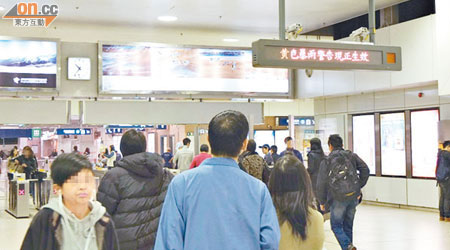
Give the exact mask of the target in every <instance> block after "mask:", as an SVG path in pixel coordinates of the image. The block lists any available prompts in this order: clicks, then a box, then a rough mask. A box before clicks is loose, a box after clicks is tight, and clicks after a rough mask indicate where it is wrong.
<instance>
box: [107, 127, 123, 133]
mask: <svg viewBox="0 0 450 250" xmlns="http://www.w3.org/2000/svg"><path fill="white" fill-rule="evenodd" d="M122 133H123V129H121V128H107V129H106V134H122Z"/></svg>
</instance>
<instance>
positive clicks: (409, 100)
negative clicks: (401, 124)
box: [314, 83, 450, 208]
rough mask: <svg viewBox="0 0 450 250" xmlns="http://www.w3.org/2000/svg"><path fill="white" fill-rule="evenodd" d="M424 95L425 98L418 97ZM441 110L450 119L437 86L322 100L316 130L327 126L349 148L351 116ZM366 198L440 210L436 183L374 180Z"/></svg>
mask: <svg viewBox="0 0 450 250" xmlns="http://www.w3.org/2000/svg"><path fill="white" fill-rule="evenodd" d="M419 93H423V97H422V98H420V97H419ZM436 107H438V108H440V119H441V120H450V98H449V97H447V96H439V91H438V86H437V83H434V84H429V85H427V86H423V87H415V88H407V89H397V90H391V91H382V92H372V93H366V94H359V95H348V96H341V97H323V98H317V99H315V101H314V110H315V117H316V129H323V128H324V127H325V128H326V129H327V130H328V131H329V133H330V134H331V133H339V134H341V135H343V137H344V141H345V145H348V115H349V114H364V113H373V112H385V111H395V110H408V109H423V108H436ZM363 193H364V199H365V200H369V201H376V202H385V203H393V204H400V205H411V206H419V207H429V208H437V207H438V188H437V187H436V181H435V180H430V179H406V178H395V177H375V176H372V177H371V178H370V179H369V182H368V184H367V186H366V187H365V188H364V190H363Z"/></svg>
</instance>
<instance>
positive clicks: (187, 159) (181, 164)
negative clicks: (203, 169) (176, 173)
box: [173, 138, 194, 171]
mask: <svg viewBox="0 0 450 250" xmlns="http://www.w3.org/2000/svg"><path fill="white" fill-rule="evenodd" d="M183 145H184V146H183V148H181V149H180V150H178V151H177V153H176V154H175V156H174V157H173V162H174V163H175V164H176V165H177V166H178V169H179V170H180V171H186V170H188V169H189V167H190V165H191V162H192V160H193V159H194V152H193V151H192V150H190V149H189V146H190V145H191V140H190V139H189V138H184V139H183Z"/></svg>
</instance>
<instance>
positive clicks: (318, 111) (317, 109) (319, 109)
mask: <svg viewBox="0 0 450 250" xmlns="http://www.w3.org/2000/svg"><path fill="white" fill-rule="evenodd" d="M314 114H315V115H322V114H326V111H325V99H322V98H318V99H314Z"/></svg>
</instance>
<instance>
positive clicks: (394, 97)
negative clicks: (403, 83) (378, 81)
mask: <svg viewBox="0 0 450 250" xmlns="http://www.w3.org/2000/svg"><path fill="white" fill-rule="evenodd" d="M404 107H405V92H404V91H403V90H396V91H386V92H377V93H375V109H376V110H389V109H401V108H404Z"/></svg>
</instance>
